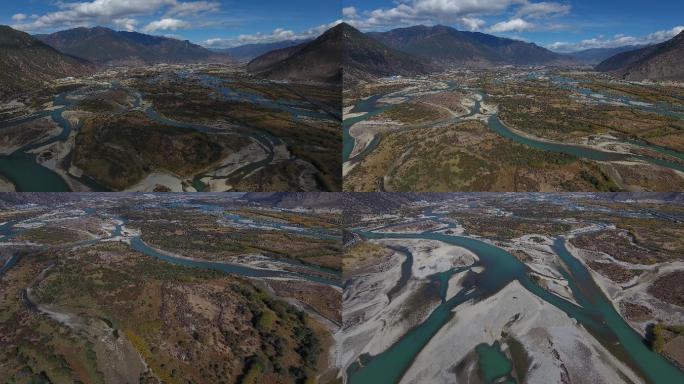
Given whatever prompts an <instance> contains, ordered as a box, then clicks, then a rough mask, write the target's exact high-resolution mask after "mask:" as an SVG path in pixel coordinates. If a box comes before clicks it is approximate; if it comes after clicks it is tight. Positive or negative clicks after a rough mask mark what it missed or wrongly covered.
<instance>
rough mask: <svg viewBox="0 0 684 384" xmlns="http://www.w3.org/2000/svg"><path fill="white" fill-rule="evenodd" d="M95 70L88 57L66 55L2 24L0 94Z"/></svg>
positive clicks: (3, 95) (31, 87) (4, 94)
mask: <svg viewBox="0 0 684 384" xmlns="http://www.w3.org/2000/svg"><path fill="white" fill-rule="evenodd" d="M92 70H94V67H93V66H92V65H91V64H90V63H88V62H87V61H86V60H83V59H79V58H76V57H73V56H69V55H65V54H63V53H61V52H59V51H57V50H56V49H54V48H52V47H50V46H49V45H47V44H45V43H43V42H41V41H40V40H38V39H36V38H34V37H33V36H31V35H29V34H28V33H24V32H21V31H17V30H15V29H12V28H10V27H8V26H4V25H0V97H3V98H4V97H6V96H9V95H13V94H15V93H20V92H25V91H28V90H30V89H33V88H34V87H36V86H39V85H40V84H42V83H43V82H44V81H47V80H53V79H57V78H62V77H66V76H72V75H77V74H85V73H88V72H90V71H92Z"/></svg>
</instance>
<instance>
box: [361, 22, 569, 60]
mask: <svg viewBox="0 0 684 384" xmlns="http://www.w3.org/2000/svg"><path fill="white" fill-rule="evenodd" d="M367 35H368V36H369V37H371V38H373V39H375V40H377V41H379V42H381V43H382V44H384V45H386V46H388V47H390V48H394V49H396V50H399V51H403V52H406V53H408V54H411V55H413V56H416V57H420V58H423V59H426V60H431V61H433V62H435V63H436V64H438V65H440V66H441V67H445V68H448V67H453V66H475V67H478V66H480V67H487V66H493V65H566V64H573V60H572V59H570V58H568V57H567V56H564V55H560V54H557V53H554V52H551V51H549V50H548V49H546V48H543V47H540V46H538V45H536V44H533V43H527V42H524V41H520V40H513V39H507V38H503V37H497V36H493V35H488V34H485V33H481V32H467V31H459V30H457V29H454V28H452V27H447V26H443V25H437V26H433V27H426V26H422V25H418V26H413V27H408V28H397V29H393V30H390V31H387V32H369V33H368V34H367Z"/></svg>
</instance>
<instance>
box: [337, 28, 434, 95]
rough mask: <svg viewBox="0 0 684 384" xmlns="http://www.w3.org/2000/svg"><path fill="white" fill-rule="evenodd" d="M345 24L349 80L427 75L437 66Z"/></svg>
mask: <svg viewBox="0 0 684 384" xmlns="http://www.w3.org/2000/svg"><path fill="white" fill-rule="evenodd" d="M341 26H342V27H341V28H342V30H343V34H344V81H345V83H346V82H352V83H353V82H355V81H358V80H361V79H368V78H370V77H384V76H393V75H401V76H411V75H416V74H425V73H428V72H430V71H432V70H434V69H436V68H435V67H433V66H432V65H430V64H429V63H426V62H425V61H424V60H421V59H420V58H418V57H415V56H412V55H410V54H408V53H406V52H402V51H399V50H396V49H393V48H390V47H388V46H386V45H384V44H383V43H381V42H379V41H377V40H376V39H374V38H372V37H370V36H369V35H367V34H364V33H363V32H361V31H359V30H357V29H356V28H354V27H352V26H351V25H349V24H346V23H343V24H341Z"/></svg>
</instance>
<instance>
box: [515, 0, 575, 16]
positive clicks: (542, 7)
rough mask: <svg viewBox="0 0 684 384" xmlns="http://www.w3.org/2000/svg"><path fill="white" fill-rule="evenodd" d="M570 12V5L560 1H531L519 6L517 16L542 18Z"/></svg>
mask: <svg viewBox="0 0 684 384" xmlns="http://www.w3.org/2000/svg"><path fill="white" fill-rule="evenodd" d="M568 13H570V5H568V4H560V3H547V2H541V3H529V2H525V3H524V4H523V5H522V6H521V7H520V8H518V12H517V13H516V15H517V16H526V17H528V18H542V17H550V16H561V15H567V14H568Z"/></svg>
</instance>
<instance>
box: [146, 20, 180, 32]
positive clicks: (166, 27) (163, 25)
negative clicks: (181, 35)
mask: <svg viewBox="0 0 684 384" xmlns="http://www.w3.org/2000/svg"><path fill="white" fill-rule="evenodd" d="M187 28H190V23H188V22H186V21H183V20H179V19H172V18H164V19H161V20H157V21H153V22H151V23H149V24H147V25H146V26H145V27H144V28H143V31H144V32H148V33H149V32H155V31H177V30H179V29H187Z"/></svg>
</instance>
